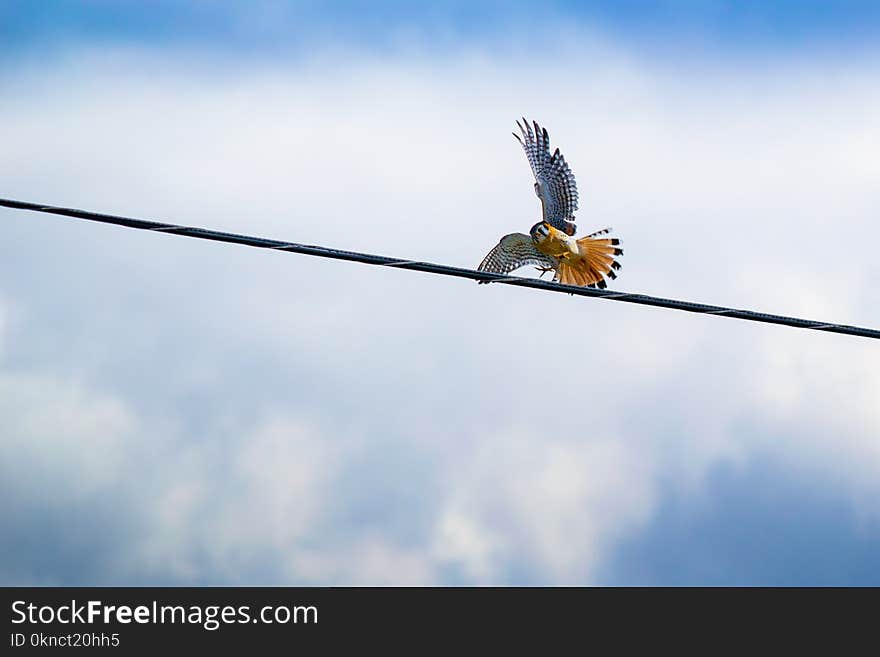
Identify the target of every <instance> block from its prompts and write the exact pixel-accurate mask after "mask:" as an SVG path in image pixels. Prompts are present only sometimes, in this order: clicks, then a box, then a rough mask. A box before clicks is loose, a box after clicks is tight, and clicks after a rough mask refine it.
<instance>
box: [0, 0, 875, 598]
mask: <svg viewBox="0 0 880 657" xmlns="http://www.w3.org/2000/svg"><path fill="white" fill-rule="evenodd" d="M242 6H243V5H242V4H241V3H231V2H230V3H225V2H216V3H170V2H168V3H164V2H160V3H151V4H150V9H149V10H147V9H146V8H145V4H143V3H118V2H112V3H111V2H89V3H85V2H82V3H76V2H45V3H32V2H27V3H24V2H22V3H14V2H8V3H3V4H0V53H2V54H3V55H4V56H3V58H2V59H3V64H2V66H0V83H3V84H4V88H6V89H7V90H12V91H14V93H12V91H10V93H9V95H8V99H7V102H5V103H3V104H2V106H0V124H2V125H4V129H5V131H6V137H5V139H4V142H5V143H4V155H3V157H0V180H3V185H2V189H0V196H3V197H9V198H21V199H24V200H35V201H43V202H47V203H53V204H60V205H70V206H74V207H85V208H89V209H94V210H98V211H101V210H103V211H107V212H112V213H119V214H127V215H131V216H138V217H144V218H156V219H159V220H169V221H178V222H180V223H186V224H193V225H204V226H209V227H213V228H217V229H221V230H231V231H235V232H243V233H253V234H258V235H266V236H269V237H277V238H284V239H291V240H294V241H300V242H305V243H319V244H326V245H328V246H334V247H339V248H344V249H352V250H363V251H372V252H379V253H387V254H396V255H400V256H405V257H412V258H417V259H423V260H429V261H437V262H445V263H448V264H452V265H460V266H473V265H475V264H476V263H478V262H479V261H480V259H481V258H482V257H483V255H484V254H485V252H486V251H488V250H489V249H490V248H491V247H492V246H493V245H494V244H495V243H496V241H497V239H498V238H499V237H500V236H501V235H503V234H505V233H507V232H512V231H514V230H525V229H527V228H528V227H529V226H531V225H532V223H534V220H535V217H536V213H537V211H538V208H537V207H536V199H535V198H534V194H533V192H532V188H531V181H530V178H529V176H530V174H529V170H528V166H527V164H526V162H525V158H524V157H523V155H522V153H521V151H520V150H519V146H518V144H516V142H515V141H514V140H513V138H512V137H511V136H510V134H509V133H510V131H511V129H512V128H513V127H514V123H513V121H514V119H516V118H517V117H518V116H520V115H522V114H524V113H525V114H527V115H528V116H529V117H530V118H531V117H534V118H536V119H538V120H540V121H542V122H543V123H545V124H546V125H547V127H548V129H549V131H550V134H551V139H552V140H553V143H554V144H555V145H559V147H560V148H561V149H562V151H563V152H564V153H565V155H566V159H567V161H569V162H570V163H571V166H572V167H573V169H574V171H575V174H576V176H577V180H578V184H579V191H580V194H581V199H582V205H581V208H580V211H579V213H578V223H579V226H580V228H581V230H585V229H587V228H590V229H598V228H601V227H604V226H606V225H613V226H614V228H615V231H616V234H617V235H618V236H619V237H620V239H621V240H622V242H623V244H624V246H625V251H626V253H625V260H624V263H623V264H624V268H623V270H622V273H621V278H620V279H619V280H618V281H617V283H616V287H618V288H620V289H623V290H627V291H638V292H644V293H648V294H656V295H660V296H670V297H673V298H687V299H694V300H697V301H705V302H708V303H718V304H724V305H730V306H739V307H748V308H754V309H758V310H766V311H768V312H777V313H781V314H789V315H796V316H805V317H815V318H817V319H823V320H834V321H840V322H844V323H851V324H858V325H866V326H880V310H878V309H880V296H878V290H880V269H878V267H877V265H876V257H875V252H874V249H873V246H872V245H874V244H876V241H877V239H880V232H878V224H877V222H876V208H877V207H880V191H878V190H880V184H878V182H880V158H878V157H877V148H876V144H877V143H880V119H878V113H877V112H876V111H875V108H876V107H877V105H878V103H880V84H878V81H880V55H878V49H877V47H876V46H875V45H874V44H875V42H876V36H877V31H878V26H880V9H878V7H877V5H876V3H868V2H864V3H856V2H836V3H819V2H775V3H764V2H690V3H685V2H660V3H647V2H615V3H610V2H609V3H564V2H558V3H549V4H547V3H542V4H541V5H540V7H539V6H537V5H529V4H526V3H512V4H511V3H494V4H493V3H488V4H475V3H435V4H432V5H431V6H430V7H429V8H424V7H423V5H421V4H418V5H416V4H409V3H379V4H377V3H373V4H367V3H335V4H332V5H328V4H326V3H285V2H274V3H273V2H264V3H247V9H246V10H245V9H241V7H242ZM0 221H2V225H3V230H4V239H2V240H0V418H3V420H2V423H0V441H2V450H0V454H2V457H0V459H2V460H0V498H2V499H3V500H4V502H3V505H2V506H0V523H2V525H3V526H4V532H3V533H2V536H0V554H2V557H3V558H2V560H0V564H2V566H0V581H2V582H3V583H6V584H22V583H38V584H41V583H45V584H52V583H58V584H102V585H124V584H140V585H148V584H208V585H221V584H230V585H234V584H319V585H320V584H512V585H516V584H527V585H541V584H627V585H629V584H734V585H739V584H743V585H748V584H794V585H798V584H804V585H813V584H820V585H821V584H856V585H858V584H875V585H876V584H880V580H878V573H880V557H878V555H880V514H878V511H877V505H876V499H877V495H878V494H880V486H878V484H877V482H878V481H880V407H878V404H877V403H876V399H877V398H878V397H880V374H878V373H880V356H878V354H877V351H876V348H875V345H873V344H872V343H870V341H867V340H860V339H858V338H847V337H844V336H832V335H824V334H816V335H810V334H807V332H800V331H796V330H793V329H787V328H782V327H769V326H766V327H765V326H760V325H751V324H746V323H743V322H734V321H730V320H725V319H719V318H701V317H691V316H686V315H683V314H680V313H673V312H669V311H663V310H657V309H650V308H629V307H626V306H625V304H610V303H600V302H593V301H589V300H572V299H556V298H550V297H556V296H562V295H541V294H537V293H534V292H529V291H525V290H515V289H499V288H496V287H494V286H479V287H478V286H476V285H470V284H468V285H464V284H463V283H461V282H458V281H447V280H443V279H439V280H438V279H435V278H433V277H430V276H425V275H421V274H411V273H405V272H399V271H394V270H389V271H384V270H378V271H377V270H374V269H369V268H364V267H359V266H356V265H351V264H347V263H336V262H329V261H323V260H316V259H310V258H304V257H292V256H287V255H280V254H268V255H267V254H264V253H259V252H252V251H251V250H248V249H243V248H237V247H232V246H228V245H219V244H212V243H205V244H202V243H190V242H189V241H187V240H182V239H177V238H174V237H170V236H167V235H142V234H139V233H136V232H134V231H125V230H122V229H119V228H114V227H105V226H93V225H89V224H83V223H79V222H73V221H65V220H62V219H58V218H52V217H41V216H31V215H26V214H24V213H17V212H13V211H11V210H3V211H2V212H0ZM841 236H843V237H841ZM274 256H277V257H274ZM523 273H524V274H525V275H532V274H531V273H530V272H528V271H525V270H524V271H523Z"/></svg>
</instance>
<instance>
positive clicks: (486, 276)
mask: <svg viewBox="0 0 880 657" xmlns="http://www.w3.org/2000/svg"><path fill="white" fill-rule="evenodd" d="M0 206H2V207H7V208H14V209H17V210H32V211H34V212H46V213H49V214H57V215H61V216H65V217H74V218H76V219H85V220H87V221H98V222H101V223H105V224H114V225H116V226H126V227H128V228H138V229H141V230H151V231H156V232H162V233H171V234H173V235H183V236H185V237H196V238H198V239H203V240H214V241H217V242H229V243H231V244H243V245H245V246H254V247H258V248H262V249H271V250H274V251H286V252H288V253H301V254H304V255H312V256H318V257H320V258H333V259H336V260H349V261H352V262H361V263H364V264H367V265H381V266H384V267H396V268H398V269H411V270H413V271H421V272H426V273H429V274H440V275H441V276H456V277H458V278H470V279H472V280H475V281H480V282H484V283H504V284H505V285H516V286H518V287H531V288H535V289H537V290H546V291H548V292H564V293H566V294H572V295H578V296H582V297H599V298H602V299H609V300H611V301H625V302H627V303H637V304H640V305H643V306H657V307H660V308H672V309H674V310H684V311H686V312H691V313H700V314H703V315H717V316H720V317H733V318H735V319H744V320H747V321H750V322H764V323H767V324H782V325H784V326H794V327H797V328H805V329H812V330H815V331H826V332H828V333H842V334H845V335H857V336H861V337H864V338H874V339H880V330H877V329H870V328H862V327H859V326H848V325H845V324H836V323H832V322H819V321H814V320H809V319H800V318H798V317H784V316H782V315H770V314H767V313H759V312H755V311H753V310H737V309H736V308H725V307H723V306H711V305H707V304H702V303H693V302H691V301H677V300H675V299H663V298H660V297H651V296H647V295H645V294H632V293H629V292H616V291H614V290H608V289H604V290H603V289H599V288H592V287H578V286H574V285H562V284H560V283H553V282H550V281H543V280H541V279H536V278H521V277H517V276H509V275H507V274H496V273H492V272H486V271H477V270H474V269H463V268H461V267H450V266H448V265H437V264H434V263H430V262H420V261H416V260H403V259H400V258H390V257H388V256H380V255H375V254H371V253H357V252H355V251H340V250H339V249H331V248H328V247H325V246H313V245H309V244H296V243H294V242H282V241H279V240H272V239H266V238H264V237H253V236H251V235H238V234H235V233H224V232H220V231H216V230H209V229H206V228H195V227H192V226H178V225H175V224H165V223H160V222H158V221H144V220H142V219H131V218H128V217H118V216H114V215H110V214H100V213H97V212H88V211H86V210H75V209H72V208H60V207H54V206H51V205H43V204H40V203H28V202H25V201H14V200H10V199H2V198H0Z"/></svg>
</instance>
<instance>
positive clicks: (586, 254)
mask: <svg viewBox="0 0 880 657" xmlns="http://www.w3.org/2000/svg"><path fill="white" fill-rule="evenodd" d="M608 231H609V229H607V228H606V229H604V230H600V231H597V232H595V233H592V234H591V235H587V236H586V237H582V238H581V239H579V240H578V241H577V244H578V249H579V251H580V256H581V257H580V258H577V259H571V260H565V261H563V262H562V263H560V266H559V281H560V282H561V283H565V284H567V285H583V286H595V287H600V288H604V287H606V285H607V283H606V282H605V277H606V276H607V277H608V278H611V279H615V278H617V270H618V269H620V262H618V261H617V258H616V257H617V256H619V255H623V249H621V248H620V246H619V245H620V240H618V239H617V238H611V237H604V238H597V237H594V236H595V235H604V234H606V233H607V232H608Z"/></svg>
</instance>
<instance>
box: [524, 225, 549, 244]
mask: <svg viewBox="0 0 880 657" xmlns="http://www.w3.org/2000/svg"><path fill="white" fill-rule="evenodd" d="M529 233H530V234H531V236H532V239H533V240H535V241H536V242H543V241H544V240H545V239H547V236H548V235H550V224H548V223H547V222H546V221H539V222H538V223H536V224H535V225H534V226H532V230H531V231H529Z"/></svg>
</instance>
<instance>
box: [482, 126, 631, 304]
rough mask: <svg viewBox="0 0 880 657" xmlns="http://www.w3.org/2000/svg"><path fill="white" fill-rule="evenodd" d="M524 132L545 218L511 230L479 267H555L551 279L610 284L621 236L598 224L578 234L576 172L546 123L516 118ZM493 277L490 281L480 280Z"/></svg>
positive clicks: (490, 269)
mask: <svg viewBox="0 0 880 657" xmlns="http://www.w3.org/2000/svg"><path fill="white" fill-rule="evenodd" d="M516 125H517V126H518V127H519V130H520V134H516V133H515V132H514V133H513V136H514V137H516V138H517V140H518V141H519V143H520V144H521V145H522V147H523V150H524V151H525V153H526V157H527V158H528V160H529V164H530V165H531V167H532V173H533V174H534V175H535V194H536V195H537V196H538V198H539V199H540V200H541V208H542V215H543V216H542V219H541V221H539V222H538V223H536V224H535V225H534V226H532V228H531V230H529V234H528V235H525V234H523V233H511V234H509V235H505V236H504V237H502V238H501V240H500V241H499V242H498V244H497V245H496V246H495V248H493V249H492V250H491V251H489V253H488V254H487V255H486V257H485V258H483V261H482V262H481V263H480V266H479V267H478V268H477V269H478V270H479V271H485V272H493V273H498V274H508V273H510V272H512V271H513V270H514V269H519V268H520V267H524V266H526V265H535V266H536V267H537V268H538V270H539V271H540V272H541V276H543V275H544V274H545V273H547V272H549V271H552V272H554V276H553V281H554V282H558V283H563V284H565V285H579V286H584V287H599V288H605V287H607V282H606V280H605V279H606V277H608V278H610V279H615V278H617V273H616V272H617V271H618V270H619V269H620V263H619V262H618V261H617V259H616V256H620V255H623V249H621V248H620V246H619V245H620V240H618V239H617V238H610V237H606V236H607V235H608V234H609V233H610V232H611V229H610V228H603V229H601V230H597V231H595V232H593V233H590V234H589V235H587V236H585V237H581V238H580V239H578V238H575V237H574V234H575V232H576V230H577V226H575V223H574V213H575V211H576V210H577V209H578V191H577V184H576V182H575V178H574V174H573V173H572V172H571V168H570V167H569V166H568V163H567V162H566V161H565V157H564V156H563V155H562V154H561V153H560V152H559V149H558V148H557V149H556V150H555V151H553V153H552V154H551V152H550V136H549V134H548V133H547V129H546V128H542V127H541V126H539V125H538V123H537V121H532V124H531V125H530V124H529V122H528V121H526V119H525V118H523V120H522V123H520V122H519V121H517V122H516ZM479 282H480V283H490V282H491V281H479Z"/></svg>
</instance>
